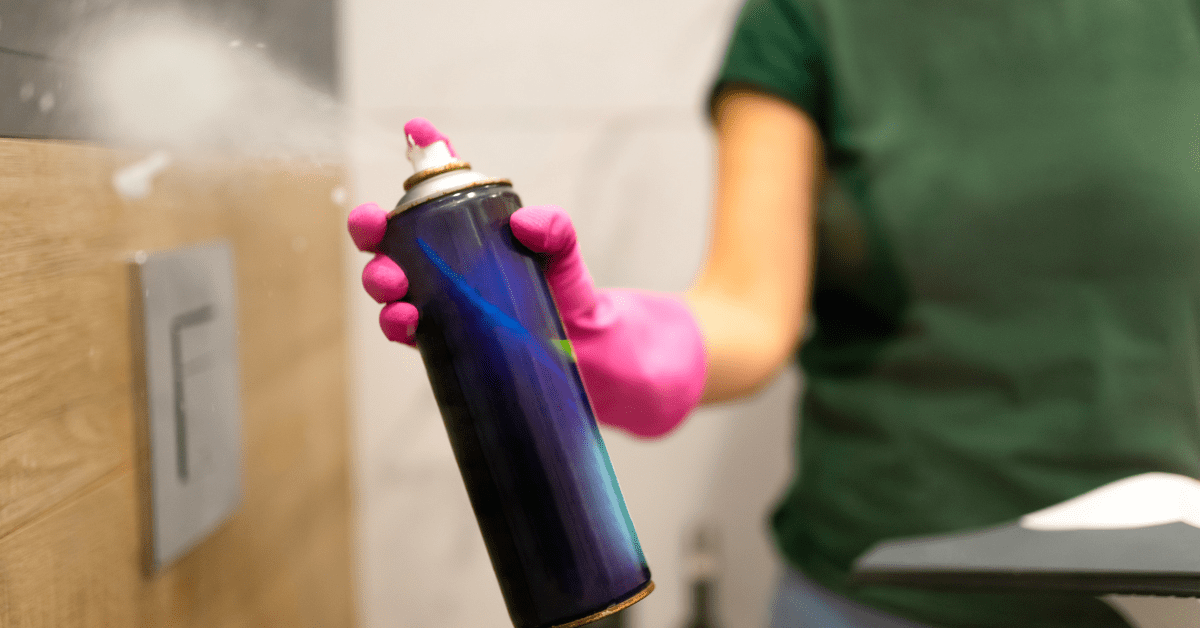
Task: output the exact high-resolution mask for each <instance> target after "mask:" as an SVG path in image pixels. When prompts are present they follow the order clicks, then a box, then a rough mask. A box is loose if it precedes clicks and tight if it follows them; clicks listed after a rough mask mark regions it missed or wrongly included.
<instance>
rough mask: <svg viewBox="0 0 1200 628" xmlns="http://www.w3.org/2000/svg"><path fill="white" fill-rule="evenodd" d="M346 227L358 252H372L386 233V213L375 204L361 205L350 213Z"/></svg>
mask: <svg viewBox="0 0 1200 628" xmlns="http://www.w3.org/2000/svg"><path fill="white" fill-rule="evenodd" d="M346 227H347V228H348V229H349V230H350V238H351V239H352V240H354V245H355V246H357V247H358V250H360V251H374V250H375V247H377V246H379V243H380V242H381V241H382V240H383V234H384V233H385V232H386V231H387V212H385V211H383V210H382V209H380V208H379V206H378V205H376V204H375V203H363V204H362V205H359V206H358V207H355V208H354V209H353V210H352V211H351V212H350V216H349V217H347V218H346Z"/></svg>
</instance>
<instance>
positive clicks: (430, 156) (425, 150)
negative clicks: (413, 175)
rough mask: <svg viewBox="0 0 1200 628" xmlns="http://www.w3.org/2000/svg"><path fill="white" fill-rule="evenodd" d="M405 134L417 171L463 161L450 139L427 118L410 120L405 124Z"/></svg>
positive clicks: (409, 153) (414, 167)
mask: <svg viewBox="0 0 1200 628" xmlns="http://www.w3.org/2000/svg"><path fill="white" fill-rule="evenodd" d="M404 136H405V137H406V138H407V139H408V151H407V156H408V161H409V162H410V163H412V166H413V170H414V171H415V172H421V171H424V170H429V169H431V168H442V167H444V166H448V165H450V164H452V163H460V162H461V160H460V159H459V158H458V154H457V153H455V152H454V147H453V146H451V145H450V139H449V138H447V137H446V136H445V135H442V134H441V132H439V131H438V130H437V129H436V128H434V126H433V125H432V124H430V123H429V121H428V120H426V119H425V118H413V119H412V120H409V121H408V122H407V123H406V124H405V125H404Z"/></svg>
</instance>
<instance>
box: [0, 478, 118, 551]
mask: <svg viewBox="0 0 1200 628" xmlns="http://www.w3.org/2000/svg"><path fill="white" fill-rule="evenodd" d="M132 469H133V464H132V462H131V461H130V460H128V459H126V460H122V461H121V462H119V463H117V465H116V466H114V467H112V468H110V469H108V470H107V471H104V472H103V473H101V474H100V475H99V476H98V477H96V478H95V479H94V480H92V481H91V482H88V483H87V484H84V485H83V486H81V487H79V488H78V489H76V490H75V491H73V492H71V493H69V494H67V495H66V496H65V497H63V498H62V499H60V500H58V501H57V502H55V503H53V504H51V505H50V506H48V507H47V508H46V509H44V510H40V511H38V512H36V513H33V514H31V515H29V517H28V518H26V519H25V520H24V521H19V522H17V523H16V524H14V525H13V526H12V527H11V528H9V529H8V530H7V531H4V532H0V543H2V542H3V541H4V540H5V539H7V538H8V537H10V536H12V535H14V534H16V533H18V532H21V531H22V530H25V529H27V528H30V527H32V526H34V525H36V524H39V523H41V522H43V521H45V520H46V519H49V518H50V517H52V516H54V515H55V514H58V513H59V512H60V511H62V510H64V509H66V508H67V507H69V506H71V505H72V504H74V503H75V502H78V501H79V500H81V499H83V498H84V497H86V496H87V495H88V494H89V493H94V492H96V491H98V490H100V489H101V488H103V487H104V486H105V485H106V484H108V483H109V482H111V481H113V480H115V479H117V478H118V477H120V476H121V475H123V474H126V473H129V472H131V471H132ZM130 480H131V481H132V478H130ZM134 490H136V487H135V489H134ZM135 501H136V500H135Z"/></svg>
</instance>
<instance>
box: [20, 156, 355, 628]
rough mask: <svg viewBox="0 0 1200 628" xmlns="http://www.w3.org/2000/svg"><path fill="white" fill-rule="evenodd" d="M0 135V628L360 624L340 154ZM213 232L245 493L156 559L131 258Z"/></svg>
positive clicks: (204, 237) (195, 240)
mask: <svg viewBox="0 0 1200 628" xmlns="http://www.w3.org/2000/svg"><path fill="white" fill-rule="evenodd" d="M144 157H145V155H144V154H139V153H134V152H120V151H114V150H108V149H102V148H97V147H94V146H88V145H82V144H72V143H63V142H45V141H24V140H0V354H2V355H3V356H4V359H3V362H0V410H2V411H0V626H4V627H6V628H7V627H8V626H21V627H25V626H30V627H33V626H37V627H42V626H46V627H51V626H52V627H55V628H74V627H82V626H89V627H90V626H187V627H191V626H196V627H200V626H203V627H205V628H211V627H224V626H230V627H233V626H255V627H260V626H288V627H301V626H322V627H337V626H352V625H354V623H355V611H354V593H353V578H352V573H353V570H352V566H351V555H352V554H351V545H350V543H351V501H350V496H351V492H350V476H349V452H348V447H349V439H348V423H347V421H348V413H347V405H346V381H345V378H346V364H345V362H346V338H345V332H344V319H343V317H344V312H343V293H342V283H341V282H342V280H341V276H342V275H341V273H342V268H341V263H342V261H341V260H342V255H341V252H340V250H341V248H340V247H341V246H342V242H341V239H342V238H344V237H345V235H344V227H343V224H344V222H343V221H344V216H345V211H346V210H345V209H344V208H342V207H338V206H336V205H335V204H334V203H333V201H332V200H331V196H330V195H331V192H332V191H333V189H334V188H336V187H337V186H338V185H339V184H340V183H339V180H340V174H339V172H338V171H337V170H336V169H333V168H319V167H316V166H312V165H308V164H298V163H284V162H274V163H263V162H255V163H248V162H237V163H233V162H223V161H217V160H208V161H203V162H202V161H191V162H179V161H177V162H175V163H173V164H172V165H171V166H170V167H169V168H168V169H167V170H166V171H164V172H163V173H162V174H161V175H160V176H159V177H158V178H156V179H155V181H154V185H153V187H152V191H151V193H150V194H149V195H148V196H147V197H146V198H144V199H138V200H130V199H126V198H122V197H121V196H119V195H118V194H116V193H115V192H114V189H113V183H112V178H113V175H114V173H115V172H116V171H117V170H118V169H120V168H121V167H123V166H126V165H128V164H130V163H132V162H135V161H137V160H139V159H142V158H144ZM213 238H226V239H228V240H229V241H231V242H232V244H233V250H234V261H235V265H236V273H237V278H236V280H237V284H236V289H237V299H238V307H239V311H238V316H239V321H238V322H239V345H240V349H239V357H240V360H241V371H242V405H243V417H242V421H243V430H244V431H243V438H244V441H243V442H244V444H245V447H244V465H243V499H242V504H241V506H240V507H239V509H238V511H237V512H236V513H235V515H234V516H233V518H232V519H231V520H230V521H229V522H227V523H226V524H225V525H224V526H222V527H221V528H220V529H218V530H217V531H216V532H215V533H214V534H213V535H212V536H211V537H210V538H208V539H207V540H205V541H204V542H203V543H201V544H200V545H199V546H198V547H197V548H195V549H194V550H193V551H192V552H191V553H190V554H188V555H187V556H185V557H184V558H182V559H181V560H179V561H178V562H177V563H176V564H174V565H172V566H171V567H169V568H168V569H166V570H164V571H163V572H161V573H159V574H155V575H149V574H147V573H145V572H144V569H143V567H142V564H143V561H144V551H145V545H144V539H145V537H146V534H147V530H146V526H147V522H146V515H147V511H146V507H147V500H146V494H145V492H144V490H143V489H144V485H145V478H144V475H143V471H144V465H143V464H142V456H141V454H139V445H138V443H139V442H140V441H141V440H143V439H142V438H141V435H142V434H141V431H140V430H141V429H143V426H142V425H141V419H140V417H141V416H142V412H143V406H142V401H143V395H144V391H143V390H142V389H141V385H142V380H141V377H140V376H139V374H138V373H137V372H136V368H137V367H138V360H137V355H136V352H135V348H134V347H135V345H134V343H133V342H131V341H132V334H131V330H132V329H134V325H133V321H134V319H133V315H134V312H133V311H132V305H133V299H132V298H131V297H132V295H131V294H130V270H129V260H130V258H131V256H132V254H133V253H134V252H135V251H138V250H147V251H154V250H164V249H170V248H175V247H179V246H184V245H188V244H196V243H200V242H203V241H205V240H210V239H213Z"/></svg>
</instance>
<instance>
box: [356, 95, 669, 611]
mask: <svg viewBox="0 0 1200 628" xmlns="http://www.w3.org/2000/svg"><path fill="white" fill-rule="evenodd" d="M405 133H406V135H407V137H408V144H409V148H408V157H409V160H410V161H411V162H412V164H413V167H414V169H415V170H416V174H414V175H413V176H412V177H410V178H409V179H408V180H407V181H405V184H404V187H405V190H406V193H405V194H404V197H403V198H401V199H400V202H399V203H398V204H397V205H396V208H395V210H393V211H392V212H391V213H390V214H389V217H388V226H387V234H386V236H385V237H384V240H383V243H382V245H381V246H380V251H381V252H382V253H384V254H386V255H388V256H389V257H391V258H392V259H393V260H395V261H396V263H397V264H399V265H400V267H401V268H403V269H404V271H405V274H406V275H408V278H409V289H408V294H407V295H406V297H405V300H406V301H409V302H411V303H412V304H413V305H414V306H416V308H417V310H418V312H419V314H420V319H419V323H418V326H417V330H416V342H417V348H418V349H419V350H420V352H421V357H422V359H423V360H424V363H425V369H426V372H427V373H428V375H429V381H430V384H431V385H432V386H433V391H434V396H435V397H436V399H437V403H438V407H439V409H440V411H441V414H442V418H443V420H444V422H445V425H446V430H447V432H448V433H449V436H450V443H451V446H452V448H453V450H454V455H455V458H456V460H457V462H458V466H459V470H460V471H461V472H462V477H463V481H464V482H465V484H466V487H467V494H468V496H469V498H470V501H471V506H472V508H473V509H474V511H475V516H476V519H477V520H478V522H479V528H480V531H481V532H482V534H483V539H484V543H485V545H486V546H487V550H488V554H489V556H490V558H491V561H492V567H493V568H494V569H495V572H496V576H497V578H498V580H499V582H500V589H501V592H502V593H503V595H504V601H505V604H506V605H507V607H508V612H509V616H510V617H511V618H512V621H513V624H514V625H515V626H517V628H552V627H553V628H574V627H576V626H582V625H584V624H587V623H590V622H592V621H595V620H598V619H600V618H602V617H605V616H608V615H611V614H612V613H615V612H617V611H619V610H621V609H622V608H625V607H627V606H629V605H631V604H633V603H634V602H637V601H638V600H640V599H642V598H643V597H645V596H646V595H648V594H649V593H650V591H651V590H653V588H654V583H653V582H652V581H651V580H650V569H649V567H648V566H647V565H646V560H645V557H644V556H643V554H642V550H641V547H640V545H639V544H638V540H637V535H636V533H635V532H634V529H633V522H632V521H631V520H630V517H629V513H628V511H627V510H626V508H625V502H624V500H623V499H622V497H621V492H620V488H619V487H618V486H617V480H616V476H615V475H614V473H613V469H612V465H611V463H610V462H609V458H608V453H607V451H606V450H605V448H604V443H603V441H602V440H601V438H600V432H599V430H598V428H597V426H596V420H595V417H594V415H593V414H592V409H591V405H590V403H589V402H588V398H587V395H586V393H585V392H584V388H583V383H582V380H581V379H580V377H579V371H578V369H577V368H576V365H575V361H574V356H573V353H572V351H571V346H570V343H569V342H568V341H567V339H566V335H565V333H564V331H563V326H562V321H561V319H560V318H559V315H558V311H557V309H556V308H555V306H554V301H553V299H552V297H551V294H550V290H549V287H548V285H547V283H546V280H545V277H544V276H543V275H542V272H541V260H540V259H539V257H538V256H536V255H535V254H534V253H532V252H531V251H529V250H528V249H527V248H525V247H524V246H523V245H521V244H520V242H518V241H517V240H516V238H515V237H514V236H513V234H512V231H511V230H510V228H509V225H508V219H509V216H510V215H511V214H512V213H513V212H514V211H516V210H517V209H518V208H519V207H520V206H521V203H520V200H519V198H518V197H517V195H516V193H515V192H514V191H513V188H512V184H511V183H510V182H509V181H508V180H506V179H496V178H489V177H486V176H483V175H481V174H478V173H476V172H474V171H472V170H471V168H470V165H469V164H468V163H466V162H464V161H461V160H459V159H458V157H457V155H456V154H455V153H454V150H453V148H452V147H451V145H450V143H449V140H447V139H446V138H445V136H442V135H441V134H440V133H438V132H437V131H436V130H435V129H433V127H432V125H430V124H429V123H428V122H425V121H424V120H421V119H419V118H418V119H416V120H413V121H411V122H409V123H408V124H407V125H405Z"/></svg>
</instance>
